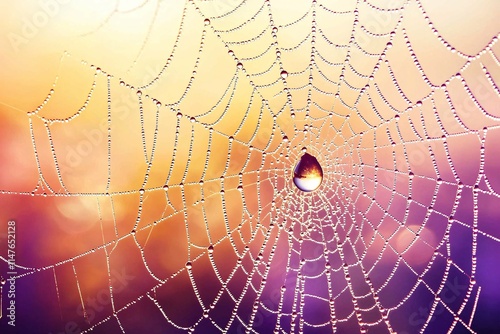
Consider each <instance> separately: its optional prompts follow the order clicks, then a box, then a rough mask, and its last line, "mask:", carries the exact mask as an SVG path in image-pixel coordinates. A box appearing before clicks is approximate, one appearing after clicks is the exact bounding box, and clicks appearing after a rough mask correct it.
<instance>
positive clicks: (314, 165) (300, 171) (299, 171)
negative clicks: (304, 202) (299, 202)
mask: <svg viewBox="0 0 500 334" xmlns="http://www.w3.org/2000/svg"><path fill="white" fill-rule="evenodd" d="M321 181H323V169H321V165H320V164H319V162H318V160H317V159H316V158H315V157H313V156H312V155H310V154H309V153H304V155H303V156H302V157H301V158H300V160H299V162H298V163H297V165H296V166H295V169H294V170H293V183H295V185H296V186H297V188H299V189H300V190H302V191H306V192H309V191H313V190H316V189H317V188H318V187H319V186H320V185H321Z"/></svg>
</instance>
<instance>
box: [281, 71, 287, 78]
mask: <svg viewBox="0 0 500 334" xmlns="http://www.w3.org/2000/svg"><path fill="white" fill-rule="evenodd" d="M287 76H288V72H287V71H281V77H282V78H283V79H286V77H287Z"/></svg>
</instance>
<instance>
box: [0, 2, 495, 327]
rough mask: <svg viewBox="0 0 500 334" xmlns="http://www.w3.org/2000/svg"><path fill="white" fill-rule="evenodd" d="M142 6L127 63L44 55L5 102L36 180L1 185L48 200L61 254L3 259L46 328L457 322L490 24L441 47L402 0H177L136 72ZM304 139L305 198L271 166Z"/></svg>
mask: <svg viewBox="0 0 500 334" xmlns="http://www.w3.org/2000/svg"><path fill="white" fill-rule="evenodd" d="M146 5H148V2H147V1H146V2H145V3H144V4H142V5H141V6H140V7H143V6H146ZM154 6H155V11H154V16H153V19H152V20H151V24H150V25H149V27H148V30H147V32H146V38H145V39H144V42H143V43H142V45H141V46H140V48H139V50H138V52H137V53H136V54H134V55H131V57H132V61H131V62H130V67H128V68H126V69H121V70H120V71H109V70H107V69H106V67H105V66H103V65H93V64H89V63H87V62H86V61H81V62H80V61H79V60H77V59H76V58H77V57H75V56H74V55H70V54H69V53H65V54H64V55H63V56H62V58H61V63H60V73H59V75H58V76H57V78H56V80H55V81H54V84H53V87H52V89H51V90H50V92H49V93H48V95H47V98H46V99H45V100H44V101H43V103H41V105H40V106H39V107H37V108H36V109H34V110H33V111H31V112H28V113H27V116H26V117H25V121H26V122H28V123H29V137H30V140H31V144H32V147H33V152H34V157H33V158H34V163H35V164H36V166H37V167H36V174H37V179H38V182H37V184H36V186H33V187H32V188H30V189H29V190H18V189H4V190H3V191H2V197H3V198H4V199H5V198H7V199H8V200H13V198H20V200H22V201H23V202H25V203H27V204H28V206H29V205H32V206H36V205H42V206H44V207H45V208H44V209H43V210H46V211H43V212H44V214H48V213H47V212H49V211H51V210H52V211H56V210H59V212H63V216H64V212H70V215H69V214H66V215H65V216H64V217H63V218H61V219H60V221H58V222H55V221H49V220H50V219H43V218H40V219H41V223H44V224H48V225H50V224H56V225H57V224H59V225H58V228H59V229H60V230H62V231H63V232H59V234H57V235H49V234H45V233H43V232H42V231H40V232H39V233H40V235H39V237H38V238H39V239H40V240H44V239H45V240H47V242H46V243H44V245H45V246H46V247H55V246H50V245H52V243H57V241H58V240H59V239H60V238H63V236H62V233H67V234H68V235H70V237H64V238H67V239H64V240H65V242H63V243H60V246H58V247H63V248H64V247H65V248H64V249H63V250H62V253H63V254H64V255H63V256H62V257H61V255H60V254H57V255H54V254H52V253H51V255H46V254H44V253H43V252H40V251H39V250H37V253H38V252H39V254H38V255H36V256H34V257H33V259H32V260H28V259H26V261H24V260H23V261H20V260H18V264H17V266H18V270H19V272H20V274H19V275H18V276H17V282H18V284H26V285H27V284H29V282H42V283H43V284H44V286H45V289H46V290H48V291H45V294H44V295H43V296H44V297H43V304H47V305H52V307H50V308H48V309H47V310H43V309H40V311H39V312H41V313H42V314H43V315H44V317H45V318H46V319H49V320H45V322H47V325H46V326H47V327H49V328H50V329H51V330H60V329H66V330H67V328H68V322H69V321H71V324H72V325H71V326H73V324H75V325H74V326H75V327H72V328H73V329H74V328H77V327H78V328H79V329H81V330H82V332H84V333H87V332H103V333H114V332H117V333H118V332H122V333H136V332H144V331H145V330H147V331H148V332H151V333H154V332H162V333H165V332H167V333H177V332H178V333H183V332H185V331H188V332H196V333H211V332H214V333H217V332H230V333H267V332H273V333H290V332H293V333H295V332H306V333H330V332H339V333H358V332H362V333H364V332H369V333H387V332H391V333H392V332H398V333H405V332H408V333H409V332H411V333H413V332H415V333H417V332H420V333H422V332H429V333H440V332H449V333H451V332H452V331H459V330H462V331H464V332H471V333H475V332H476V331H477V329H475V328H476V327H475V326H477V322H476V323H473V320H474V316H475V313H476V307H477V305H478V302H479V300H480V298H479V297H480V292H481V284H478V283H476V275H477V272H478V268H479V267H480V266H481V259H480V258H479V257H478V256H477V252H478V249H479V248H480V247H481V242H484V243H488V244H490V245H491V244H493V246H489V247H490V248H491V249H495V248H494V247H496V249H497V250H498V242H499V241H500V238H499V237H500V234H499V231H498V230H495V229H494V227H491V224H490V223H491V221H492V220H493V219H494V218H495V217H497V218H498V213H496V214H495V211H494V209H487V208H491V207H494V206H496V205H498V204H499V203H500V200H499V198H500V195H499V187H500V179H499V178H498V173H496V170H495V161H494V159H495V157H494V155H495V152H497V151H498V148H496V145H495V143H496V142H498V140H499V136H500V132H499V120H500V113H499V109H498V97H499V95H500V91H499V89H498V87H497V84H496V82H497V78H498V75H499V72H498V65H499V60H498V57H497V54H498V46H497V41H498V35H496V36H492V37H491V38H490V39H489V40H488V41H487V42H486V44H485V46H484V47H483V48H482V49H481V50H480V51H479V52H477V53H470V54H469V53H467V52H465V51H464V52H462V51H460V50H459V49H458V48H457V49H455V47H454V46H453V45H452V43H451V42H449V41H448V39H447V38H446V37H445V34H443V33H441V32H440V29H438V26H439V24H438V23H435V21H436V22H437V21H439V20H438V17H435V18H434V17H433V16H432V15H431V13H428V12H427V10H426V6H424V5H423V2H421V1H418V0H414V1H392V2H381V1H377V2H376V1H373V2H363V1H349V2H342V3H340V2H327V1H324V2H323V1H315V0H313V1H312V2H298V3H294V4H293V5H290V4H287V3H279V2H270V1H241V2H240V1H238V2H234V1H220V2H217V1H199V2H195V1H188V2H186V3H185V5H184V8H183V9H182V11H180V12H179V13H178V21H176V22H169V23H168V28H169V29H170V31H175V36H174V38H172V43H170V42H168V43H167V44H168V48H169V51H167V52H166V53H164V54H163V56H164V57H163V59H164V60H163V62H162V63H161V64H159V65H158V66H156V67H149V68H148V67H147V66H148V65H144V64H145V63H147V59H148V54H150V53H153V52H155V51H154V50H153V48H152V47H151V46H150V44H154V42H155V40H156V39H159V40H160V41H161V40H162V36H163V35H164V33H162V32H158V30H155V25H157V24H159V23H158V22H157V18H158V17H161V15H162V6H165V2H158V3H155V4H154ZM116 12H117V9H116V8H115V10H114V12H113V13H112V14H111V15H110V17H109V18H107V19H106V20H104V21H103V23H102V26H105V25H106V24H107V23H108V21H109V20H111V18H112V16H113V15H115V14H116ZM438 16H439V15H438ZM102 26H101V27H98V28H97V30H96V31H98V30H99V29H101V28H102ZM417 32H418V33H419V34H422V36H425V41H424V40H422V38H421V37H416V36H420V35H417ZM92 33H93V32H90V33H89V34H92ZM169 43H170V44H169ZM155 45H156V44H155ZM495 50H497V51H495ZM429 53H431V54H430V55H429ZM110 67H111V65H110ZM145 71H146V72H148V71H149V72H148V73H150V75H147V76H144V72H145ZM74 73H78V75H80V76H81V77H82V78H83V79H82V80H83V82H84V83H85V85H81V87H80V88H79V91H80V94H79V96H77V97H75V100H77V101H78V103H80V105H79V106H77V107H74V108H69V109H70V110H69V111H68V110H67V109H66V110H60V109H58V108H57V99H58V98H60V99H61V98H63V97H64V87H65V85H66V84H67V82H70V81H71V78H72V77H73V75H74ZM116 73H121V74H119V75H118V74H116ZM60 91H63V93H59V92H60ZM83 91H85V93H83ZM82 101H83V102H82ZM117 101H122V102H123V101H126V103H122V102H117ZM66 102H67V101H66ZM80 127H83V128H85V132H84V133H85V135H84V136H80V137H78V136H79V135H78V133H77V131H76V130H75V129H78V128H80ZM67 140H68V141H69V140H77V141H79V144H78V145H75V146H74V147H69V148H68V146H67V145H65V142H66V141H67ZM487 146H488V150H487V149H486V147H487ZM305 150H306V151H307V152H308V153H310V154H312V155H314V156H315V157H316V158H317V159H318V161H319V163H320V164H321V166H322V169H323V172H324V178H323V182H322V184H321V186H320V188H319V189H318V190H316V191H314V192H312V193H305V192H301V191H300V190H299V189H297V188H296V187H295V186H294V184H293V182H292V179H291V176H292V174H293V169H294V167H295V165H296V163H297V162H298V160H299V159H300V157H301V155H302V154H303V152H304V151H305ZM490 150H491V152H492V156H489V155H488V153H487V152H489V151H490ZM75 152H76V153H75ZM11 163H14V162H11ZM8 200H6V201H8ZM483 207H484V208H485V209H484V210H485V214H484V215H483V214H482V213H480V210H479V209H480V208H481V209H482V210H483ZM70 208H71V209H70ZM74 208H77V209H74ZM65 210H66V211H65ZM68 210H69V211H68ZM74 216H79V217H77V218H78V219H80V220H78V219H76V220H77V221H78V222H77V223H71V220H72V219H73V220H74V219H75V217H74ZM81 216H83V217H81ZM15 219H16V220H18V225H19V226H20V227H19V228H20V229H21V232H22V227H21V226H22V225H21V224H28V222H26V221H24V222H23V218H22V217H15ZM72 224H73V225H72ZM31 228H35V227H31ZM36 228H37V229H40V228H39V227H36ZM21 232H20V233H21ZM52 233H53V232H51V234H52ZM25 242H27V241H25ZM18 247H23V245H22V244H21V243H19V246H18ZM26 247H27V246H26ZM33 251H34V250H33V249H29V250H28V251H26V252H33ZM26 252H25V253H23V254H24V255H25V256H26ZM2 258H3V260H4V261H5V262H7V258H6V257H4V256H3V257H2ZM24 262H25V263H24ZM31 264H33V265H31ZM6 271H7V270H5V272H6ZM4 276H5V275H4ZM23 282H26V283H23ZM479 283H480V282H479ZM26 285H23V286H24V287H26ZM33 289H34V288H32V289H31V290H29V289H28V290H29V291H32V290H33ZM37 291H38V289H36V288H35V290H34V292H35V293H36V292H37ZM38 292H40V291H38ZM104 296H106V298H107V299H106V298H104ZM4 298H5V296H4ZM101 299H102V300H104V299H106V300H105V302H100V304H99V300H101ZM96 300H97V302H96ZM40 303H42V302H40ZM96 303H97V304H96ZM33 305H38V304H36V302H34V301H33ZM33 307H34V306H33ZM75 309H77V312H76V313H77V314H75ZM38 323H43V321H40V322H38ZM160 329H161V330H160Z"/></svg>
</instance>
